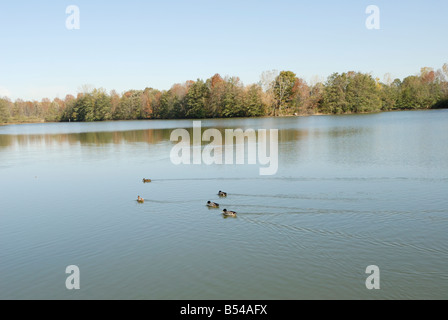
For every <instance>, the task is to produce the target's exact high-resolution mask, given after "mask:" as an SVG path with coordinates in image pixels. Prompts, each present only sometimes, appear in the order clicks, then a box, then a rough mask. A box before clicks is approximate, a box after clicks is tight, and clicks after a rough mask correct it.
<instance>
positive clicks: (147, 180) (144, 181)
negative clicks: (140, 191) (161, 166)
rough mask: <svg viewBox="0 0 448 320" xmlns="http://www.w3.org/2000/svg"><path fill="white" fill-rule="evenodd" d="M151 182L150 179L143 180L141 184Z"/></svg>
mask: <svg viewBox="0 0 448 320" xmlns="http://www.w3.org/2000/svg"><path fill="white" fill-rule="evenodd" d="M150 182H152V181H151V179H143V183H150Z"/></svg>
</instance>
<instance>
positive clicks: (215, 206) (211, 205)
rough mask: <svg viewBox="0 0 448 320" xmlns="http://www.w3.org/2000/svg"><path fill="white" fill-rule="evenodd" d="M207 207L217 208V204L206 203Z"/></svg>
mask: <svg viewBox="0 0 448 320" xmlns="http://www.w3.org/2000/svg"><path fill="white" fill-rule="evenodd" d="M207 207H209V208H219V203H215V202H211V201H209V202H207Z"/></svg>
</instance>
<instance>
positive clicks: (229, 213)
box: [222, 209, 236, 217]
mask: <svg viewBox="0 0 448 320" xmlns="http://www.w3.org/2000/svg"><path fill="white" fill-rule="evenodd" d="M222 214H223V215H224V217H236V212H235V211H228V210H227V209H224V211H223V212H222Z"/></svg>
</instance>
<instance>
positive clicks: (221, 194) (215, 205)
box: [137, 179, 236, 218]
mask: <svg viewBox="0 0 448 320" xmlns="http://www.w3.org/2000/svg"><path fill="white" fill-rule="evenodd" d="M150 182H152V180H151V179H143V183H150ZM218 196H219V197H220V198H227V192H223V191H221V190H220V191H219V192H218ZM137 202H138V203H145V199H143V198H142V197H140V196H138V197H137ZM207 207H209V208H211V209H219V203H216V202H212V201H208V202H207ZM222 215H223V216H224V217H234V218H235V217H236V212H235V211H229V210H227V209H224V210H223V211H222Z"/></svg>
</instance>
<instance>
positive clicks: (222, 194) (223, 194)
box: [218, 191, 227, 198]
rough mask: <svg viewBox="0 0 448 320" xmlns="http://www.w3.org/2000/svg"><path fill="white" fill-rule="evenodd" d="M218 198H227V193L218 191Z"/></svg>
mask: <svg viewBox="0 0 448 320" xmlns="http://www.w3.org/2000/svg"><path fill="white" fill-rule="evenodd" d="M218 196H220V197H223V198H225V197H227V192H223V191H219V192H218Z"/></svg>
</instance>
